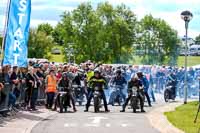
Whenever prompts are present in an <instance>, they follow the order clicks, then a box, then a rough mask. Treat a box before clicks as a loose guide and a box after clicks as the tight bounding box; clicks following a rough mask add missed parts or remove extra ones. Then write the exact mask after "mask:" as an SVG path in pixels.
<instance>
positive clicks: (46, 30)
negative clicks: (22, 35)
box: [37, 23, 53, 36]
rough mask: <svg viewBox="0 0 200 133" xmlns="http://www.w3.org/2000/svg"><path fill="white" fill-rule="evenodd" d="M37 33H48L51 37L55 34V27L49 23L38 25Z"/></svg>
mask: <svg viewBox="0 0 200 133" xmlns="http://www.w3.org/2000/svg"><path fill="white" fill-rule="evenodd" d="M37 31H38V32H39V31H40V32H44V33H46V35H47V36H49V35H51V34H52V32H53V27H52V26H51V25H50V24H48V23H44V24H40V25H38V28H37Z"/></svg>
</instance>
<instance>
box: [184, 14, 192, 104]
mask: <svg viewBox="0 0 200 133" xmlns="http://www.w3.org/2000/svg"><path fill="white" fill-rule="evenodd" d="M192 17H193V15H192V13H191V12H190V11H183V12H182V13H181V18H182V19H183V20H184V21H185V31H186V34H185V35H186V38H185V77H184V86H185V87H184V104H187V87H188V86H187V55H188V46H187V40H188V24H189V22H190V20H191V19H192Z"/></svg>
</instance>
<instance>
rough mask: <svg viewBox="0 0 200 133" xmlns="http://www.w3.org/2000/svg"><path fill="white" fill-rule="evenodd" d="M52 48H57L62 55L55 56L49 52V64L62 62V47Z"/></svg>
mask: <svg viewBox="0 0 200 133" xmlns="http://www.w3.org/2000/svg"><path fill="white" fill-rule="evenodd" d="M54 48H59V49H60V50H61V51H62V53H61V54H60V55H55V54H51V52H49V54H50V57H51V58H50V59H49V60H50V61H51V62H64V57H65V56H64V54H63V47H62V46H55V47H54Z"/></svg>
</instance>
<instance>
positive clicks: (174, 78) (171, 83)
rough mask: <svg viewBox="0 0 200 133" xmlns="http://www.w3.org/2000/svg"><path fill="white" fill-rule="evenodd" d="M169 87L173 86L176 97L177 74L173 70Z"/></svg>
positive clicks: (172, 89)
mask: <svg viewBox="0 0 200 133" xmlns="http://www.w3.org/2000/svg"><path fill="white" fill-rule="evenodd" d="M168 85H170V86H172V88H171V91H172V95H173V96H174V97H176V86H177V79H176V75H175V73H174V72H173V71H172V70H171V71H170V73H169V76H168Z"/></svg>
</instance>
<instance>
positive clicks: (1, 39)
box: [0, 36, 3, 46]
mask: <svg viewBox="0 0 200 133" xmlns="http://www.w3.org/2000/svg"><path fill="white" fill-rule="evenodd" d="M2 42H3V37H1V36H0V45H1V46H2Z"/></svg>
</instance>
